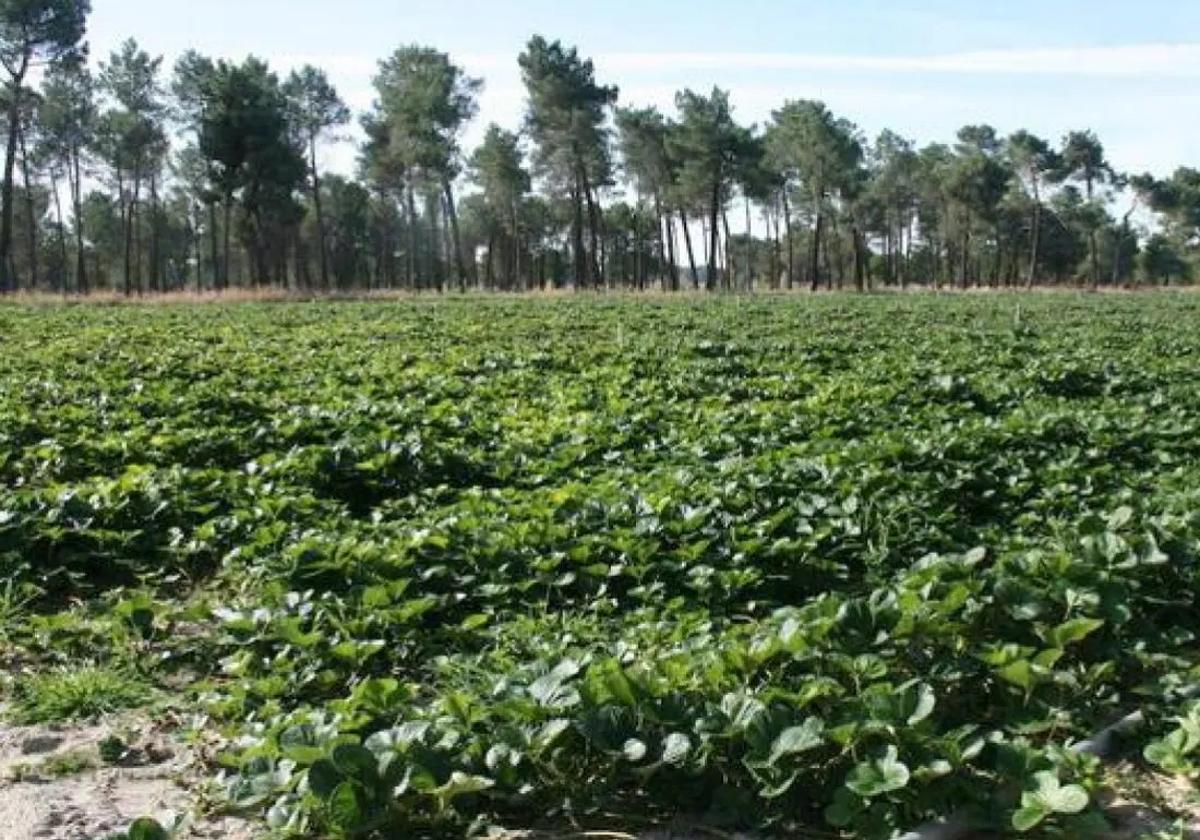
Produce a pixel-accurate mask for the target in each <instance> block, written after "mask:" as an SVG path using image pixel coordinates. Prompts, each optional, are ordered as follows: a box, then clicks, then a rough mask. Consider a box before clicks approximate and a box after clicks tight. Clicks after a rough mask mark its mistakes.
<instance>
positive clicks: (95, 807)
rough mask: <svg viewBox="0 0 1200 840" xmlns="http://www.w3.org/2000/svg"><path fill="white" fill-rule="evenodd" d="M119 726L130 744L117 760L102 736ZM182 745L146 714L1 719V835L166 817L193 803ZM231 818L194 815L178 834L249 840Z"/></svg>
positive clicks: (118, 826) (87, 837) (53, 834)
mask: <svg viewBox="0 0 1200 840" xmlns="http://www.w3.org/2000/svg"><path fill="white" fill-rule="evenodd" d="M116 733H119V734H120V735H121V737H122V740H124V741H125V743H126V744H127V746H128V749H127V750H125V753H126V754H125V755H124V756H123V757H122V758H120V759H118V760H117V762H116V763H115V764H109V763H106V762H104V761H103V760H102V759H101V756H100V743H101V742H102V741H103V740H104V739H105V738H107V737H109V736H110V735H113V734H116ZM193 777H194V773H192V772H191V768H190V767H189V764H188V761H187V758H186V750H184V749H181V748H180V747H179V746H178V745H176V744H173V743H171V740H170V739H169V738H167V737H165V736H164V735H162V734H160V733H156V732H153V731H151V730H150V729H149V727H148V726H147V724H146V722H145V721H137V720H134V719H124V720H114V721H106V722H105V723H102V724H96V725H84V726H62V727H53V726H9V725H5V724H0V835H2V836H3V840H99V838H103V837H105V836H107V835H109V834H112V833H116V832H121V831H124V830H125V829H126V828H128V827H129V824H130V823H131V822H133V820H135V819H137V818H139V817H147V816H150V817H159V818H163V819H168V820H169V819H170V818H171V817H173V816H178V815H183V814H187V813H189V812H191V811H192V809H193V806H194V804H195V803H194V795H193V794H194V790H195V786H194V785H191V784H189V779H190V778H193ZM253 838H254V834H253V832H252V831H251V830H250V829H249V827H248V826H247V825H246V824H245V823H243V822H241V821H238V820H234V819H227V818H224V819H211V818H207V819H206V818H200V819H196V820H195V821H194V822H193V824H192V826H191V827H190V828H188V829H186V830H184V831H183V833H182V834H181V840H253Z"/></svg>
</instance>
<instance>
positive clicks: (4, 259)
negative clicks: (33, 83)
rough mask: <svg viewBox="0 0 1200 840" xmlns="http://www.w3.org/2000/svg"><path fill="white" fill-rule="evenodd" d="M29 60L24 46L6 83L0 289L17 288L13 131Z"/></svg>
mask: <svg viewBox="0 0 1200 840" xmlns="http://www.w3.org/2000/svg"><path fill="white" fill-rule="evenodd" d="M31 59H32V55H31V53H30V51H29V49H28V48H26V50H25V51H24V52H23V53H22V55H21V64H20V66H19V67H18V68H17V72H16V73H15V74H13V76H12V78H11V79H10V80H9V84H8V95H9V102H8V148H7V150H6V153H5V155H4V183H3V186H2V187H0V292H14V291H16V289H17V283H16V278H15V277H14V276H13V273H12V239H13V209H14V208H13V172H14V170H15V167H16V163H17V134H18V133H19V132H20V130H21V91H22V89H23V88H22V86H23V85H24V83H25V74H26V73H27V72H28V70H29V62H30V60H31Z"/></svg>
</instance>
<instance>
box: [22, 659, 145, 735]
mask: <svg viewBox="0 0 1200 840" xmlns="http://www.w3.org/2000/svg"><path fill="white" fill-rule="evenodd" d="M152 699H153V692H152V690H151V689H150V688H149V687H147V686H146V685H145V684H144V683H141V682H140V681H139V680H137V679H136V678H135V677H132V676H131V675H129V674H126V673H122V672H119V671H114V670H111V669H108V668H102V667H97V666H85V667H82V668H71V669H66V668H64V669H56V670H53V671H46V672H43V673H38V674H34V675H31V676H29V677H26V678H24V679H21V680H18V682H17V685H16V703H15V710H14V711H15V716H16V718H17V719H18V720H20V721H21V722H23V723H55V722H59V721H67V720H80V719H87V718H96V717H99V716H101V715H104V714H108V713H110V712H115V711H119V710H121V709H133V708H138V707H140V706H145V705H147V704H148V703H149V702H150V701H151V700H152Z"/></svg>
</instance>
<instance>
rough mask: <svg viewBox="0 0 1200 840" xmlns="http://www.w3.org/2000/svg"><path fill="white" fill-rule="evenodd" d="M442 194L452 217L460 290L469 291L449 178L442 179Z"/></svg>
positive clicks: (447, 210) (455, 264)
mask: <svg viewBox="0 0 1200 840" xmlns="http://www.w3.org/2000/svg"><path fill="white" fill-rule="evenodd" d="M442 192H444V193H445V195H446V213H447V215H449V217H450V231H451V235H452V237H453V240H454V267H455V271H457V272H458V290H459V291H460V292H466V290H467V264H466V261H465V260H464V259H463V251H462V238H461V237H460V235H459V231H458V210H457V209H456V208H455V206H454V188H453V187H452V186H451V185H450V179H449V178H443V179H442Z"/></svg>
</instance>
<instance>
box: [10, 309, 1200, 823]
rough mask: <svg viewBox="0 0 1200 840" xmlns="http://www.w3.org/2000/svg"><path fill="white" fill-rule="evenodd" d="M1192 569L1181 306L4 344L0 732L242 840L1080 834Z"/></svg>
mask: <svg viewBox="0 0 1200 840" xmlns="http://www.w3.org/2000/svg"><path fill="white" fill-rule="evenodd" d="M1198 541H1200V298H1198V297H1193V296H1190V295H1178V296H1168V295H1146V296H1132V295H1131V296H1087V295H1067V294H1063V295H1030V296H1025V297H1021V296H974V297H968V296H962V297H946V298H936V297H933V296H925V295H921V296H882V297H877V298H870V299H852V298H850V297H839V296H830V297H828V298H805V299H801V298H768V299H737V298H730V299H714V300H701V299H698V298H692V299H682V300H668V299H665V298H648V299H624V298H616V299H611V300H605V299H575V300H563V299H545V300H522V301H517V300H502V299H480V300H446V301H428V302H426V301H411V302H361V303H307V304H305V303H279V304H239V305H220V304H211V305H196V306H186V305H157V306H113V307H98V306H75V307H70V306H45V307H36V306H32V305H30V306H20V305H6V306H4V307H3V308H0V657H2V662H3V670H4V673H6V674H7V676H6V677H5V678H4V680H3V683H2V684H0V688H2V690H3V697H4V707H3V710H4V715H5V716H6V718H7V719H8V720H10V721H12V722H15V723H22V724H30V725H31V724H38V723H45V722H55V721H62V720H69V719H71V718H79V717H83V718H93V719H94V718H96V717H97V716H100V718H101V719H102V718H103V716H104V715H106V714H113V713H117V712H118V711H119V710H121V709H128V708H130V707H135V708H140V709H142V710H143V713H145V714H149V715H152V716H154V717H155V718H156V719H158V720H173V721H176V722H177V733H176V734H177V737H178V739H179V743H180V744H182V745H183V747H182V748H183V749H191V750H192V751H193V753H194V758H195V762H194V764H195V767H194V769H196V770H197V772H198V773H199V774H200V776H201V777H203V778H204V779H207V781H205V782H203V783H201V782H200V781H197V782H195V783H194V785H193V788H194V790H195V791H196V793H197V795H196V797H195V804H196V808H198V809H200V810H205V811H209V812H214V811H215V812H230V813H237V814H241V815H243V816H245V817H247V818H249V819H250V820H251V821H252V823H253V824H254V825H257V826H260V827H261V829H262V831H263V832H264V833H265V832H268V831H270V832H274V833H275V834H278V835H280V836H302V837H359V838H367V837H414V836H428V835H431V834H445V835H447V836H462V835H463V834H465V833H467V832H471V831H475V832H483V831H487V830H490V829H494V828H496V827H504V828H507V829H536V828H543V829H547V830H551V829H554V830H558V829H561V828H563V827H571V826H574V827H576V828H580V829H582V828H595V829H601V828H602V829H610V830H619V831H626V832H637V831H641V830H644V829H646V828H647V826H649V825H651V824H653V823H654V822H656V821H665V820H671V819H679V818H681V817H686V818H688V819H689V820H691V821H692V823H694V824H697V825H707V826H712V827H714V828H720V829H722V830H734V829H748V830H753V831H757V832H761V833H780V834H784V835H792V836H795V835H797V834H802V835H803V836H822V837H836V836H846V837H862V838H885V837H889V836H891V835H892V834H893V833H896V832H902V831H905V830H908V829H911V828H915V827H917V826H918V825H920V824H922V823H925V822H927V821H929V820H932V819H936V818H939V817H948V816H950V815H952V814H960V815H961V814H965V815H967V816H968V817H969V818H970V819H972V820H977V821H979V822H980V823H981V824H983V825H986V826H989V827H991V828H992V829H993V830H998V831H1001V832H1009V833H1029V834H1030V835H1032V836H1068V837H1093V836H1098V835H1099V834H1101V833H1102V832H1103V830H1104V822H1105V820H1106V819H1108V816H1107V815H1106V814H1105V812H1104V809H1103V807H1102V805H1103V803H1104V802H1105V793H1104V790H1105V787H1106V785H1108V784H1109V777H1108V772H1109V771H1108V770H1107V769H1106V768H1105V766H1104V765H1102V764H1101V762H1100V761H1099V759H1096V758H1091V757H1088V756H1086V755H1081V754H1078V753H1075V752H1072V751H1071V750H1070V749H1068V747H1069V746H1070V745H1072V744H1074V743H1076V742H1078V741H1081V740H1083V739H1085V738H1087V737H1089V736H1090V735H1091V734H1092V733H1094V732H1096V731H1097V730H1099V729H1101V728H1103V727H1105V726H1106V725H1108V724H1111V723H1112V722H1113V721H1114V720H1117V719H1118V718H1121V717H1122V716H1123V715H1126V714H1128V713H1130V712H1132V711H1135V710H1138V709H1141V710H1144V712H1145V716H1146V724H1145V726H1144V727H1143V728H1142V729H1140V730H1138V731H1136V732H1131V733H1129V734H1127V735H1126V736H1125V737H1123V738H1119V739H1117V740H1118V743H1117V744H1116V745H1115V756H1116V757H1117V758H1119V759H1122V760H1124V761H1125V762H1126V763H1127V764H1128V765H1130V766H1132V767H1134V768H1136V772H1138V773H1141V774H1144V775H1146V776H1155V777H1157V776H1168V777H1171V778H1172V779H1173V780H1175V781H1173V784H1176V785H1179V786H1183V787H1185V788H1186V787H1187V786H1188V785H1189V784H1190V782H1189V781H1188V780H1189V779H1195V778H1197V777H1198V776H1200V705H1197V704H1196V703H1195V701H1193V700H1191V699H1189V698H1190V697H1191V696H1193V695H1194V692H1193V689H1194V687H1195V686H1196V685H1198V684H1200V644H1198V642H1197V638H1196V632H1197V630H1198V629H1200V611H1198V605H1197V595H1198V594H1200V561H1198V549H1200V542H1198ZM804 832H808V833H807V834H804ZM129 836H131V837H134V836H136V837H143V836H144V837H152V836H159V834H158V831H157V827H151V826H150V823H149V822H142V823H139V824H138V825H137V826H135V829H134V830H132V831H131V832H130V833H129Z"/></svg>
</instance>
